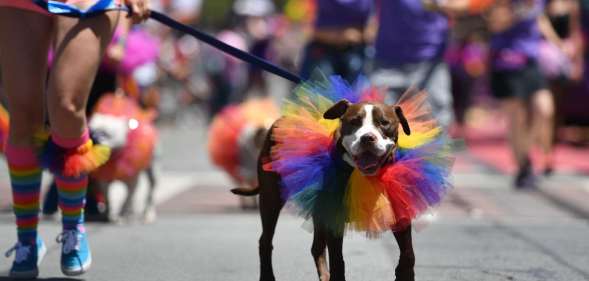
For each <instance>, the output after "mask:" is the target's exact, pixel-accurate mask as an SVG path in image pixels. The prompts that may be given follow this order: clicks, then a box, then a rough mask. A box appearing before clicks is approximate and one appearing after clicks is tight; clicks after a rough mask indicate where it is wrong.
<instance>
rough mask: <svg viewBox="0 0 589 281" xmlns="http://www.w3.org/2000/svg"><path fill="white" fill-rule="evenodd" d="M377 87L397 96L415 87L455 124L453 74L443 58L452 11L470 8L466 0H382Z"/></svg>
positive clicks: (441, 117)
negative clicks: (426, 94)
mask: <svg viewBox="0 0 589 281" xmlns="http://www.w3.org/2000/svg"><path fill="white" fill-rule="evenodd" d="M377 6H378V8H377V9H378V11H379V30H378V34H377V36H376V43H375V49H376V55H375V63H374V64H375V71H374V73H373V74H372V76H371V80H372V83H373V84H374V85H376V86H379V87H387V88H389V89H391V96H392V97H393V98H395V97H398V96H399V95H400V94H402V93H403V92H404V91H405V90H407V89H408V88H411V87H419V88H423V89H425V90H426V91H427V93H428V96H429V98H430V103H431V105H432V109H433V111H434V115H435V117H436V118H437V119H438V121H439V122H440V123H441V124H442V125H443V127H445V128H447V127H448V126H449V125H450V122H451V121H452V116H453V114H452V95H451V92H450V75H449V70H448V67H447V66H446V64H445V63H443V61H442V58H443V55H444V51H445V49H446V40H447V37H448V18H447V15H446V14H448V13H456V12H463V11H467V10H468V1H464V0H445V1H436V0H422V1H418V0H381V1H379V2H378V4H377Z"/></svg>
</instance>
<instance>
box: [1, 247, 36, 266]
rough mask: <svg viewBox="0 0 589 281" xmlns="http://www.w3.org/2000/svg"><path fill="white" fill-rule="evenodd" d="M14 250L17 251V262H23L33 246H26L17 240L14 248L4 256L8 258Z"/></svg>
mask: <svg viewBox="0 0 589 281" xmlns="http://www.w3.org/2000/svg"><path fill="white" fill-rule="evenodd" d="M13 252H16V254H15V257H14V261H15V262H16V263H21V262H22V261H24V260H26V259H27V257H28V256H29V254H31V246H25V245H23V244H22V243H20V242H17V243H16V244H15V245H14V246H13V247H12V248H10V249H9V250H8V251H6V253H5V254H4V256H6V257H7V258H8V257H10V255H12V253H13Z"/></svg>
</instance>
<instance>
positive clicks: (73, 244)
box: [56, 229, 92, 276]
mask: <svg viewBox="0 0 589 281" xmlns="http://www.w3.org/2000/svg"><path fill="white" fill-rule="evenodd" d="M56 240H57V242H58V243H62V244H63V245H62V251H61V272H63V274H65V275H67V276H77V275H81V274H84V273H85V272H86V271H88V269H89V268H90V265H91V264H92V255H91V253H90V246H89V245H88V237H87V235H86V233H82V232H80V231H78V230H77V229H72V230H64V231H63V232H62V233H61V234H60V235H59V236H57V239H56Z"/></svg>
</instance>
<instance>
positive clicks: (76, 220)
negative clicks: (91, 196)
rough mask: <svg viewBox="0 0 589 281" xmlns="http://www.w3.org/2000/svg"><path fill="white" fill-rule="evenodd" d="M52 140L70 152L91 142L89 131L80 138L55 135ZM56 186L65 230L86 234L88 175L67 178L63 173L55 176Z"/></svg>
mask: <svg viewBox="0 0 589 281" xmlns="http://www.w3.org/2000/svg"><path fill="white" fill-rule="evenodd" d="M51 139H52V140H53V142H54V143H55V144H56V145H57V146H59V147H61V148H63V149H64V150H69V151H74V150H77V149H79V148H80V147H82V146H85V145H87V143H88V142H91V140H90V138H89V135H88V132H87V131H86V132H85V133H84V134H83V135H82V136H80V137H79V138H63V137H59V136H56V135H53V136H52V137H51ZM55 184H56V185H57V192H58V195H59V208H60V209H61V213H62V223H63V229H64V230H69V229H76V228H77V229H78V230H80V231H82V232H84V228H83V225H84V206H85V204H86V190H87V186H88V175H87V174H80V175H76V176H66V175H64V174H63V173H61V174H55Z"/></svg>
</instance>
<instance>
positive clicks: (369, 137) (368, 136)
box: [360, 133, 376, 144]
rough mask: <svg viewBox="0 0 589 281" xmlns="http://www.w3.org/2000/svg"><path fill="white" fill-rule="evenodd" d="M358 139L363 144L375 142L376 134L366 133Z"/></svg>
mask: <svg viewBox="0 0 589 281" xmlns="http://www.w3.org/2000/svg"><path fill="white" fill-rule="evenodd" d="M360 141H361V142H362V143H364V144H372V143H375V142H376V136H375V135H374V134H372V133H368V134H365V135H363V136H362V137H361V138H360Z"/></svg>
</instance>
